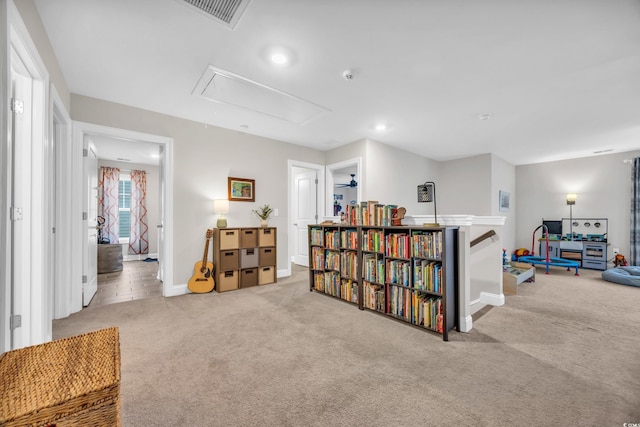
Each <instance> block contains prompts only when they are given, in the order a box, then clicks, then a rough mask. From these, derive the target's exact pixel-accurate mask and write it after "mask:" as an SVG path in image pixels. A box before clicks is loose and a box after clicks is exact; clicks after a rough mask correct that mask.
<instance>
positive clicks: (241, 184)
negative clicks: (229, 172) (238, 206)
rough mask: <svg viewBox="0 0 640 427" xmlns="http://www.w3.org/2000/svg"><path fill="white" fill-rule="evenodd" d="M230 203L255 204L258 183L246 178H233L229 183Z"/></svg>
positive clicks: (230, 178)
mask: <svg viewBox="0 0 640 427" xmlns="http://www.w3.org/2000/svg"><path fill="white" fill-rule="evenodd" d="M228 191H229V201H232V202H255V201H256V181H255V180H253V179H246V178H232V177H229V181H228Z"/></svg>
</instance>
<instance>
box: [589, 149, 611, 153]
mask: <svg viewBox="0 0 640 427" xmlns="http://www.w3.org/2000/svg"><path fill="white" fill-rule="evenodd" d="M611 151H613V148H605V149H602V150H597V151H594V152H593V154H602V153H610V152H611Z"/></svg>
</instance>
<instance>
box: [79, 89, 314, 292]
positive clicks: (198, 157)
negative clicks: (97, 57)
mask: <svg viewBox="0 0 640 427" xmlns="http://www.w3.org/2000/svg"><path fill="white" fill-rule="evenodd" d="M71 106H72V108H71V117H72V118H73V119H74V120H78V121H82V122H87V123H94V124H98V125H103V126H109V127H114V128H120V129H126V130H131V131H136V132H143V133H148V134H152V135H159V136H164V137H169V138H173V140H174V144H173V145H174V150H173V151H174V188H173V193H174V205H173V207H172V209H173V218H174V248H173V250H174V260H173V261H174V278H173V279H174V280H173V283H174V284H176V285H177V284H184V283H186V282H187V281H188V280H189V278H190V277H191V275H192V274H193V264H194V262H196V261H197V260H198V259H201V258H202V248H203V238H204V235H205V233H206V230H207V228H211V227H215V223H216V220H217V216H216V215H214V214H213V200H214V199H217V198H226V197H227V178H228V177H230V176H232V177H239V178H250V179H254V180H255V193H256V201H255V203H250V202H231V203H230V212H229V214H228V215H227V220H228V223H229V227H253V226H258V225H259V223H260V220H259V219H258V218H257V217H256V216H255V215H253V214H252V213H251V210H252V209H256V208H257V207H258V206H261V205H263V204H265V203H269V204H270V205H271V207H273V208H277V209H279V213H280V215H279V216H278V217H272V218H271V219H270V220H269V225H271V226H274V227H277V228H278V267H277V268H278V269H279V270H282V269H287V268H288V262H289V261H288V260H289V254H288V245H287V242H288V239H289V237H288V234H289V233H288V229H287V225H288V224H289V221H288V220H287V203H288V191H287V189H288V183H287V174H288V171H287V161H288V160H290V159H293V160H298V161H303V162H309V163H324V154H323V153H322V152H320V151H317V150H312V149H309V148H305V147H301V146H297V145H293V144H288V143H285V142H281V141H276V140H272V139H267V138H262V137H258V136H253V135H249V134H245V133H241V132H236V131H233V130H228V129H222V128H218V127H215V126H205V125H203V124H201V123H196V122H192V121H188V120H184V119H180V118H177V117H171V116H166V115H163V114H159V113H154V112H151V111H146V110H141V109H137V108H133V107H129V106H125V105H121V104H115V103H111V102H107V101H101V100H97V99H93V98H87V97H84V96H79V95H72V97H71Z"/></svg>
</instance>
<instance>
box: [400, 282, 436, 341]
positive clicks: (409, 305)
mask: <svg viewBox="0 0 640 427" xmlns="http://www.w3.org/2000/svg"><path fill="white" fill-rule="evenodd" d="M388 304H389V313H391V314H393V315H395V316H396V317H399V318H402V319H404V320H405V321H407V322H410V323H412V324H414V325H418V326H422V327H424V328H427V329H432V330H434V331H436V332H440V333H442V332H443V329H444V314H443V311H442V297H435V296H431V295H427V294H423V293H420V292H412V291H410V290H409V289H404V288H401V287H397V286H390V287H389V301H388Z"/></svg>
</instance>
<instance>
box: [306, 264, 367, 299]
mask: <svg viewBox="0 0 640 427" xmlns="http://www.w3.org/2000/svg"><path fill="white" fill-rule="evenodd" d="M313 289H315V290H316V291H318V292H323V293H325V294H329V295H331V296H334V297H337V298H341V299H343V300H346V301H349V302H352V303H355V304H357V303H358V282H356V281H353V280H349V279H342V280H341V279H340V275H339V274H338V273H337V272H336V271H326V272H324V273H314V275H313Z"/></svg>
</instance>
